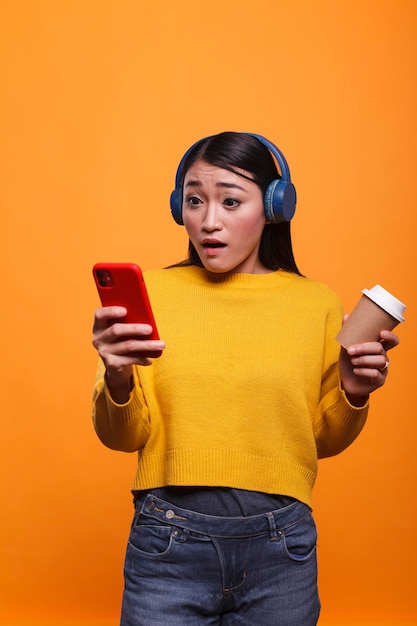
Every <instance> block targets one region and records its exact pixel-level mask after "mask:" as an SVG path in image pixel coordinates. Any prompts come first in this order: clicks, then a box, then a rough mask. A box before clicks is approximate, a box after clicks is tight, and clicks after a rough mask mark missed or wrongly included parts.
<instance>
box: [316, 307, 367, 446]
mask: <svg viewBox="0 0 417 626" xmlns="http://www.w3.org/2000/svg"><path fill="white" fill-rule="evenodd" d="M342 317H343V311H342V307H341V304H340V301H339V300H338V299H337V300H336V301H335V303H334V305H333V306H332V307H331V308H330V310H329V313H328V317H327V323H326V333H325V345H324V351H323V374H322V382H321V391H320V401H319V404H318V407H317V410H316V414H315V416H314V434H315V438H316V445H317V453H318V457H319V458H323V457H328V456H333V455H336V454H339V452H342V451H343V450H344V449H345V448H347V447H348V446H349V445H350V444H351V443H352V442H353V441H354V440H355V439H356V437H357V436H358V435H359V433H360V432H361V430H362V429H363V427H364V425H365V422H366V418H367V415H368V409H369V403H368V402H367V403H366V404H365V405H364V406H363V407H355V406H353V405H352V404H350V402H349V401H348V399H347V397H346V395H345V393H344V391H343V390H342V387H341V382H340V373H339V352H340V346H339V344H338V343H337V341H336V339H335V337H336V334H337V332H338V331H339V328H340V326H341V323H342Z"/></svg>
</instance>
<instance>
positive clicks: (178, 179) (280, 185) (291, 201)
mask: <svg viewBox="0 0 417 626" xmlns="http://www.w3.org/2000/svg"><path fill="white" fill-rule="evenodd" d="M242 134H243V133H242ZM244 134H245V135H249V136H250V137H255V138H256V139H257V140H258V141H259V142H260V143H261V144H262V145H263V146H265V147H266V148H267V149H268V150H269V151H270V152H271V154H272V155H273V156H274V157H275V159H276V160H277V162H278V165H279V168H280V170H281V178H277V179H275V180H273V181H272V182H271V183H270V184H269V186H268V188H267V190H266V192H265V196H264V209H265V219H266V221H267V222H268V223H272V224H278V223H280V222H289V221H290V220H291V219H292V217H293V216H294V213H295V206H296V201H297V196H296V191H295V187H294V185H293V184H292V182H291V175H290V168H289V166H288V163H287V161H286V159H285V157H284V155H283V154H282V152H281V150H280V149H279V148H278V147H277V146H276V145H275V144H273V143H272V142H271V141H269V140H268V139H266V138H265V137H263V136H262V135H257V134H256V133H244ZM209 138H210V137H204V138H203V139H200V140H199V141H196V142H195V143H194V144H193V145H192V146H191V147H190V148H189V149H188V150H187V152H186V153H185V154H184V156H183V157H182V159H181V161H180V163H179V165H178V169H177V173H176V175H175V189H174V191H173V192H172V193H171V213H172V216H173V218H174V220H175V221H176V222H177V224H181V225H183V224H184V222H183V219H182V201H183V198H182V171H183V167H184V163H185V161H186V159H187V158H188V155H189V154H190V153H191V152H192V151H193V150H194V148H196V147H197V146H198V145H199V144H201V143H202V142H203V141H206V140H207V139H209Z"/></svg>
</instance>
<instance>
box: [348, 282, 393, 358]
mask: <svg viewBox="0 0 417 626" xmlns="http://www.w3.org/2000/svg"><path fill="white" fill-rule="evenodd" d="M362 293H363V296H362V297H361V299H360V300H359V302H358V303H357V305H356V306H355V308H354V309H353V311H352V313H351V314H350V315H349V317H348V319H347V320H346V322H345V323H344V324H343V326H342V328H341V329H340V331H339V333H338V334H337V336H336V339H337V341H338V342H339V343H340V344H341V345H342V346H343V347H344V348H348V347H349V346H352V345H353V344H355V343H362V342H364V341H379V340H380V332H381V330H392V329H393V328H395V327H396V326H397V324H399V323H400V322H404V311H405V304H403V303H402V302H401V301H400V300H398V299H397V298H395V297H394V296H393V295H392V294H391V293H390V292H389V291H387V290H386V289H384V288H383V287H381V285H375V287H372V289H363V290H362Z"/></svg>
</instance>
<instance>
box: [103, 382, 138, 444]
mask: <svg viewBox="0 0 417 626" xmlns="http://www.w3.org/2000/svg"><path fill="white" fill-rule="evenodd" d="M131 380H132V383H131V384H132V388H131V391H130V394H128V398H127V401H126V402H117V399H118V398H115V397H114V396H113V394H111V393H110V389H109V387H108V385H107V383H106V381H105V379H104V377H102V378H99V379H98V381H97V382H96V386H95V388H94V393H93V424H94V428H95V431H96V433H97V435H98V437H99V439H100V441H101V442H102V443H103V444H104V445H105V446H107V447H109V448H112V449H113V450H121V451H124V452H134V451H136V450H139V449H140V448H142V447H143V446H144V445H145V443H146V441H147V440H148V437H149V434H150V426H149V413H148V409H147V406H146V403H145V401H144V398H143V394H142V391H141V389H140V387H139V385H138V383H137V381H135V377H134V376H132V379H131Z"/></svg>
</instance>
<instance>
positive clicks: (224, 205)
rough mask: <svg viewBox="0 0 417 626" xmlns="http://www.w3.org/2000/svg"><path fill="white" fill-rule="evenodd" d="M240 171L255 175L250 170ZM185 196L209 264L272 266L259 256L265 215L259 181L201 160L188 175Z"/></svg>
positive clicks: (217, 268) (243, 269) (192, 229)
mask: <svg viewBox="0 0 417 626" xmlns="http://www.w3.org/2000/svg"><path fill="white" fill-rule="evenodd" d="M239 171H242V174H244V175H245V176H248V177H249V178H252V175H251V174H250V172H246V171H244V170H239ZM183 198H184V199H183V221H184V225H185V228H186V230H187V233H188V236H189V238H190V240H191V243H192V244H193V246H194V247H195V249H196V251H197V253H198V256H199V257H200V259H201V261H202V263H203V265H204V267H205V268H206V269H207V270H209V271H210V272H216V273H224V272H239V273H245V274H263V273H267V272H269V271H270V270H269V269H267V268H266V267H264V266H263V265H262V264H261V263H260V261H259V244H260V240H261V236H262V232H263V229H264V226H265V215H264V205H263V196H262V192H261V190H260V188H259V187H258V185H257V184H256V183H254V182H252V181H251V180H247V179H246V178H242V177H241V176H238V175H237V174H234V173H233V172H230V171H229V170H225V169H223V168H221V167H217V166H216V165H210V164H209V163H206V162H205V161H201V160H199V161H196V162H195V163H193V165H192V166H191V167H190V168H189V170H188V171H187V173H186V175H185V179H184V189H183Z"/></svg>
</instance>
